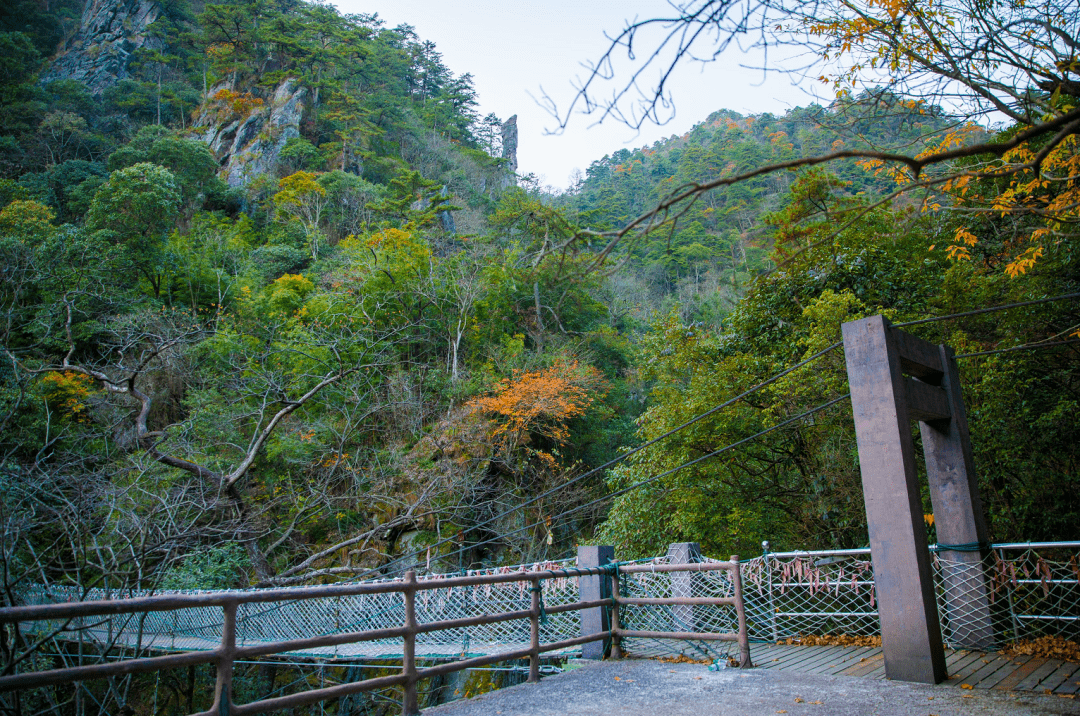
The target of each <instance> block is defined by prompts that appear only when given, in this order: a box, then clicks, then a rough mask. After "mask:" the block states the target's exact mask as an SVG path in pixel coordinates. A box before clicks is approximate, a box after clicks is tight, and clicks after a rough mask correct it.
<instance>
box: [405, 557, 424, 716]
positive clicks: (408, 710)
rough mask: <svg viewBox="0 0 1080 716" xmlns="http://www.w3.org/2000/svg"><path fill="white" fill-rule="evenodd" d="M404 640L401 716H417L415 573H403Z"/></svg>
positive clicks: (418, 708)
mask: <svg viewBox="0 0 1080 716" xmlns="http://www.w3.org/2000/svg"><path fill="white" fill-rule="evenodd" d="M402 593H403V594H404V596H405V640H404V643H403V644H402V649H401V673H402V675H403V676H404V677H405V695H404V698H402V700H401V713H402V716H419V714H420V707H419V706H418V704H417V700H416V572H414V571H413V570H411V569H410V570H409V571H407V572H406V573H405V589H404V590H403V592H402Z"/></svg>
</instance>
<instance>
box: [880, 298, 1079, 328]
mask: <svg viewBox="0 0 1080 716" xmlns="http://www.w3.org/2000/svg"><path fill="white" fill-rule="evenodd" d="M1070 298H1080V293H1065V294H1062V295H1060V296H1052V297H1050V298H1038V299H1035V300H1033V301H1020V302H1018V303H1006V304H1004V305H1002V306H988V307H987V308H978V309H975V310H974V311H964V312H962V313H950V314H949V315H947V316H934V317H932V318H920V319H919V320H917V321H907V322H905V323H894V324H892V325H893V328H904V327H905V326H918V325H921V324H923V323H934V322H936V321H945V320H948V319H950V318H966V317H968V316H979V315H982V314H984V313H994V312H995V311H1004V310H1006V309H1009V308H1023V307H1024V306H1038V305H1039V304H1043V303H1053V302H1054V301H1066V300H1068V299H1070Z"/></svg>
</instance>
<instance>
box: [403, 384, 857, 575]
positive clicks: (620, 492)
mask: <svg viewBox="0 0 1080 716" xmlns="http://www.w3.org/2000/svg"><path fill="white" fill-rule="evenodd" d="M850 397H851V393H845V394H844V395H841V396H840V397H838V398H833V399H832V400H830V401H828V402H827V403H822V404H821V405H819V406H817V407H816V408H811V409H810V410H807V411H806V412H804V413H800V414H798V415H795V416H793V417H790V418H788V419H787V420H784V421H782V422H779V423H777V424H776V425H773V426H772V427H769V428H765V429H764V430H761V431H759V432H757V433H754V434H753V435H750V436H748V437H745V438H743V439H741V440H738V441H736V442H733V443H731V444H729V445H725V446H724V447H722V448H720V449H718V450H714V451H712V452H710V453H706V454H705V455H701V456H699V457H696V458H694V459H693V460H688V461H687V462H684V463H683V464H681V465H679V466H678V467H673V468H671V469H670V470H665V471H664V472H662V473H660V474H659V475H654V476H653V477H650V478H648V479H646V480H641V481H640V482H635V483H633V484H632V485H627V486H626V487H623V488H620V489H618V490H615V491H614V492H610V493H608V494H606V495H604V496H602V497H598V498H596V499H594V500H591V501H589V502H586V503H585V504H582V505H578V506H577V507H573V508H571V509H569V510H566V511H565V512H561V513H559V514H557V515H554V516H553V517H552V518H551V519H552V521H553V522H554V521H555V520H558V519H561V518H563V517H569V516H570V515H573V514H575V513H578V512H581V511H582V510H587V509H588V508H590V507H594V506H596V505H598V504H600V503H601V502H606V501H607V500H611V499H614V498H616V497H621V496H622V495H625V494H627V493H628V492H632V491H634V490H637V489H638V488H641V487H644V486H646V485H651V484H653V483H655V482H658V481H660V480H662V479H664V478H665V477H668V476H669V475H674V474H675V473H677V472H679V471H680V470H685V469H686V468H688V467H692V466H694V465H697V464H698V463H700V462H704V461H705V460H709V459H711V458H714V457H716V456H717V455H720V454H723V453H725V452H728V451H729V450H734V449H735V448H737V447H741V446H743V445H745V444H747V443H749V442H752V441H754V440H756V439H758V438H760V437H762V436H763V435H768V434H769V433H771V432H774V431H776V430H779V429H781V428H784V427H787V426H788V425H791V424H792V423H795V422H798V421H800V420H804V419H805V418H808V417H810V416H811V415H814V414H815V413H819V412H821V411H822V410H826V409H828V408H831V407H832V406H834V405H836V404H837V403H839V402H841V401H844V400H847V399H848V398H850ZM546 523H547V520H546V519H544V520H538V521H536V522H533V523H532V524H529V525H526V526H524V527H519V528H517V529H515V530H511V531H510V532H504V533H501V534H499V535H497V536H495V537H489V538H488V539H486V540H483V541H480V542H476V543H473V544H470V545H469V546H467V547H461V548H460V549H457V550H455V551H453V552H450V553H448V554H444V555H439V559H447V558H449V557H455V556H457V555H459V554H464V553H465V552H467V551H469V550H472V549H476V548H477V547H482V546H484V545H486V544H491V543H492V542H496V541H498V540H501V539H504V538H506V537H512V536H513V535H516V534H520V533H521V532H525V531H527V530H531V529H535V528H536V527H539V526H540V525H542V524H546ZM398 571H399V572H400V571H401V570H398Z"/></svg>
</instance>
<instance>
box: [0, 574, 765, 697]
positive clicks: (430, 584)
mask: <svg viewBox="0 0 1080 716" xmlns="http://www.w3.org/2000/svg"><path fill="white" fill-rule="evenodd" d="M715 570H727V571H729V572H730V575H731V583H732V587H733V589H732V596H731V597H727V598H719V597H716V598H703V597H696V598H695V597H670V598H649V599H631V598H625V597H621V596H619V574H620V573H623V574H632V573H635V572H706V571H715ZM568 576H577V577H583V576H600V578H601V579H605V578H607V579H610V580H611V581H610V584H611V592H610V593H611V594H612V595H614V596H613V597H609V598H602V599H595V600H590V601H579V602H575V603H572V604H561V605H558V606H551V607H547V608H546V609H544V608H543V606H542V604H541V590H540V582H541V581H542V580H545V579H555V578H563V577H568ZM507 582H528V583H529V584H530V586H531V593H532V604H531V607H530V608H529V609H528V610H521V611H513V612H502V613H498V614H485V615H481V616H473V617H466V618H462V619H448V620H441V621H433V622H427V623H423V624H420V623H417V621H416V593H417V592H419V591H424V590H433V589H451V588H455V587H469V586H477V585H485V584H500V583H507ZM388 592H398V593H401V594H402V595H403V597H404V601H405V620H404V624H402V626H401V627H397V628H392V629H376V630H365V631H356V632H347V633H340V634H329V635H324V636H316V637H310V638H305V639H290V640H287V641H279V642H274V643H263V644H256V645H241V646H238V645H237V643H236V642H237V638H236V631H237V629H236V625H237V608H238V607H239V605H240V604H253V603H267V602H282V601H297V600H304V599H325V598H329V597H344V596H352V595H360V594H385V593H388ZM622 605H657V606H661V605H662V606H691V607H692V606H695V605H726V606H733V607H734V608H735V610H736V615H737V618H738V632H736V633H730V634H724V633H702V632H652V631H629V630H625V629H622V628H621V627H620V625H619V607H620V606H622ZM208 606H219V607H221V609H222V612H223V617H224V619H223V627H222V638H221V645H220V646H218V647H217V648H215V649H211V650H207V651H195V652H186V653H182V654H169V655H166V656H154V657H144V658H136V659H129V660H124V661H118V662H114V663H107V664H94V665H89V666H73V667H67V668H62V669H53V670H50V671H38V672H30V673H21V674H11V675H7V676H0V691H14V690H23V689H33V688H39V687H43V686H52V685H57V684H65V683H72V682H77V681H87V680H91V679H103V678H109V677H116V676H123V675H128V674H136V673H143V672H149V671H158V670H161V669H171V668H176V667H183V666H195V665H199V664H209V663H213V664H216V665H217V683H216V686H215V690H214V704H213V706H212V707H211V708H210V709H209V710H208V711H205V712H202V714H200V716H221V715H223V714H225V715H228V716H243V715H245V714H257V713H267V712H270V711H276V710H280V709H287V708H296V707H299V706H304V705H307V704H311V703H315V702H318V701H324V700H329V699H337V698H341V697H343V696H347V695H349V694H355V693H359V692H364V691H372V690H376V689H383V688H387V687H402V688H403V691H404V699H403V701H402V713H403V714H405V716H413V715H414V714H417V713H419V708H418V703H417V683H418V682H420V681H421V680H424V679H428V678H431V677H434V676H440V675H443V674H449V673H452V672H455V671H462V670H464V669H470V668H475V667H480V666H484V665H487V664H491V663H495V662H499V661H507V660H512V659H524V658H526V657H527V658H528V659H529V681H530V682H536V681H539V679H540V654H543V653H546V652H550V651H559V650H562V649H568V648H570V647H574V646H579V645H582V644H587V643H590V642H594V641H600V640H607V639H611V641H612V651H613V653H612V656H614V657H616V658H619V657H621V656H622V647H621V640H622V639H623V638H627V637H631V638H633V637H637V638H649V639H694V640H717V641H734V642H738V644H739V651H740V660H739V661H740V666H742V667H749V666H751V663H750V644H749V639H748V637H747V628H746V614H745V612H744V610H743V599H742V580H741V576H740V573H739V567H738V557H737V556H733V557H732V558H731V560H730V561H728V562H708V563H695V564H665V565H649V564H642V565H616V564H612V565H609V566H608V567H593V568H571V569H557V570H545V571H533V572H511V573H506V574H485V575H473V576H464V577H451V578H447V579H438V580H427V581H417V579H416V574H415V572H411V571H410V572H406V573H405V578H404V581H394V582H378V583H368V584H348V585H338V586H320V587H305V588H300V589H295V588H290V589H267V590H261V591H252V592H213V593H206V594H178V595H160V596H154V597H143V598H137V599H117V600H101V601H91V602H69V603H62V604H47V605H37V606H23V607H8V608H5V609H0V624H11V623H21V622H34V621H43V620H49V621H61V622H63V621H65V620H66V621H71V620H76V619H80V618H84V617H95V616H107V615H114V614H139V613H147V612H157V611H173V610H178V609H187V608H192V607H208ZM603 608H607V609H610V610H611V628H610V630H605V631H599V632H596V633H593V634H585V635H582V636H580V637H575V638H572V639H564V640H561V641H556V642H550V643H547V644H541V642H540V619H541V616H542V615H543V614H545V613H547V614H557V613H561V612H571V611H575V610H583V609H603ZM515 619H528V620H529V622H530V636H531V638H530V644H529V646H528V647H527V648H521V649H515V650H512V651H504V652H500V653H497V654H488V655H485V656H479V657H473V658H468V659H460V660H457V661H452V662H447V663H444V664H439V665H436V666H431V667H427V668H420V669H418V668H417V666H416V636H417V635H418V634H425V633H429V632H434V631H441V630H445V629H460V628H463V627H471V626H478V625H481V624H493V623H496V622H504V621H511V620H515ZM397 638H400V639H402V640H403V648H402V665H401V673H400V674H395V675H392V676H381V677H377V678H372V679H366V680H364V681H357V682H353V683H348V684H341V685H338V686H331V687H327V688H321V689H313V690H309V691H303V692H300V693H295V694H289V695H287V696H280V697H276V698H267V699H262V700H259V701H253V702H251V703H247V704H235V703H233V699H232V694H233V689H232V676H233V665H234V663H235V662H236V661H237V660H240V659H252V658H257V657H261V656H268V655H271V654H281V653H285V652H291V651H297V650H301V649H313V648H319V647H330V646H337V645H343V644H354V643H358V642H363V641H374V640H377V639H397Z"/></svg>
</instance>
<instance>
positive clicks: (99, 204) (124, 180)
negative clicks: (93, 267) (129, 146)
mask: <svg viewBox="0 0 1080 716" xmlns="http://www.w3.org/2000/svg"><path fill="white" fill-rule="evenodd" d="M179 209H180V191H179V189H178V187H177V182H176V178H175V176H174V175H173V173H172V172H170V171H169V170H168V169H166V168H164V167H160V166H158V165H156V164H150V163H145V162H144V163H140V164H135V165H132V166H130V167H126V168H124V169H118V170H117V171H114V172H112V173H111V174H110V175H109V180H108V181H107V182H105V184H103V185H102V186H101V188H100V189H98V191H97V193H96V194H95V195H94V200H93V202H92V203H91V204H90V211H89V212H88V213H87V216H86V226H87V228H88V229H90V230H92V231H98V232H102V234H103V235H105V236H107V237H108V238H109V239H110V240H111V241H112V242H113V243H115V244H117V245H119V246H122V247H123V250H124V260H125V263H126V265H127V266H128V267H130V268H131V269H132V270H133V271H135V272H137V273H138V274H139V275H141V276H142V277H143V278H144V279H146V281H147V283H149V284H150V288H151V290H152V291H153V294H154V296H155V298H156V297H160V295H161V289H162V285H163V281H164V279H165V275H166V273H167V272H168V268H167V266H166V260H165V258H166V253H165V247H166V237H167V236H168V235H169V233H170V232H171V231H172V229H173V227H174V226H175V223H176V219H177V217H178V215H179Z"/></svg>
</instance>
